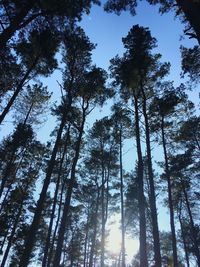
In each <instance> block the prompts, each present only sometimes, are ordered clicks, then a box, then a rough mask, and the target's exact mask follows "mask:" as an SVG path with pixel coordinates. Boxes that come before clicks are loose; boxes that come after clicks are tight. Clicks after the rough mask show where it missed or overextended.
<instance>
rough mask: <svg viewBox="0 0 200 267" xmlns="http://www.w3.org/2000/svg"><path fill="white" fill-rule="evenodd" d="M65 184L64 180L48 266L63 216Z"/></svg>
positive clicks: (48, 265) (48, 266)
mask: <svg viewBox="0 0 200 267" xmlns="http://www.w3.org/2000/svg"><path fill="white" fill-rule="evenodd" d="M65 185H66V183H65V181H64V182H63V184H62V188H61V192H60V201H59V208H58V215H57V220H56V225H55V229H54V233H53V237H52V242H51V245H50V249H49V255H48V262H47V267H50V265H51V261H52V255H53V248H54V244H55V240H56V234H57V230H58V226H59V221H60V216H61V210H62V203H63V193H64V188H65Z"/></svg>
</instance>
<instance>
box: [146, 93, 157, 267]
mask: <svg viewBox="0 0 200 267" xmlns="http://www.w3.org/2000/svg"><path fill="white" fill-rule="evenodd" d="M142 94H143V116H144V122H145V136H146V149H147V167H148V177H149V187H150V210H151V220H152V228H153V245H154V260H155V266H156V267H161V254H160V237H159V229H158V214H157V207H156V194H155V185H154V175H153V168H152V156H151V141H150V132H149V118H148V115H147V110H146V96H145V93H144V91H143V89H142Z"/></svg>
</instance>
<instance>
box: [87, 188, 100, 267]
mask: <svg viewBox="0 0 200 267" xmlns="http://www.w3.org/2000/svg"><path fill="white" fill-rule="evenodd" d="M99 198H100V188H99V187H98V191H97V200H96V208H95V216H94V222H93V223H94V232H93V235H92V242H91V250H90V259H89V266H88V267H93V262H94V250H95V247H96V236H97V218H98V211H99Z"/></svg>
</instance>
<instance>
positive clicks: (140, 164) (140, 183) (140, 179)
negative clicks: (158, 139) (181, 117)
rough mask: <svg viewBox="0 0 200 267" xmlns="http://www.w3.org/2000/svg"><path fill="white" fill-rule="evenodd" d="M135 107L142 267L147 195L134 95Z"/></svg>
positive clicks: (143, 266)
mask: <svg viewBox="0 0 200 267" xmlns="http://www.w3.org/2000/svg"><path fill="white" fill-rule="evenodd" d="M134 109H135V135H136V146H137V156H138V170H137V180H138V205H139V227H140V234H139V237H140V248H139V253H140V267H148V260H147V246H146V215H145V196H144V181H143V158H142V150H141V143H140V129H139V113H138V99H137V97H136V96H134Z"/></svg>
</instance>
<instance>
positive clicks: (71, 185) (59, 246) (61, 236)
mask: <svg viewBox="0 0 200 267" xmlns="http://www.w3.org/2000/svg"><path fill="white" fill-rule="evenodd" d="M87 108H88V105H87V107H86V108H83V118H82V123H81V127H80V130H79V136H78V140H77V142H76V148H75V156H74V159H73V163H72V168H71V176H70V181H69V186H68V190H67V197H66V201H65V204H64V210H63V215H62V219H61V224H60V229H59V231H58V242H57V247H56V252H55V257H54V261H53V265H52V267H58V266H59V265H60V259H61V254H62V247H63V242H64V235H65V228H66V224H67V218H68V213H69V209H70V202H71V196H72V191H73V188H74V183H75V181H76V166H77V163H78V159H79V154H80V146H81V142H82V136H83V130H84V125H85V119H86V110H87Z"/></svg>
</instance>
